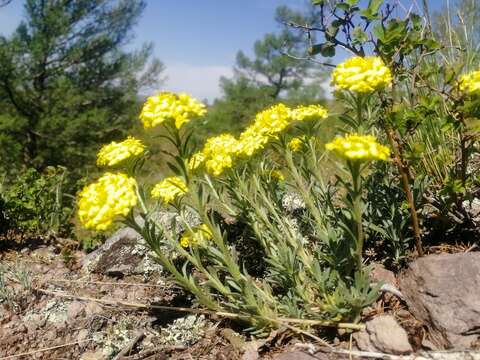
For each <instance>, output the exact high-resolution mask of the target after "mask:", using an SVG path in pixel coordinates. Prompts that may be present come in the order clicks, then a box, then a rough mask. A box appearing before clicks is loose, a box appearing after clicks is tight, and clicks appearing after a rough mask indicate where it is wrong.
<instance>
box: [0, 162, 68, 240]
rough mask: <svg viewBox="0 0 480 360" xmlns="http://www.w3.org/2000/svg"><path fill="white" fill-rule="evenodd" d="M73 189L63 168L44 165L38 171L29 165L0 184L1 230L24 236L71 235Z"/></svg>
mask: <svg viewBox="0 0 480 360" xmlns="http://www.w3.org/2000/svg"><path fill="white" fill-rule="evenodd" d="M74 190H75V187H74V184H72V183H71V180H70V179H69V177H68V171H67V170H66V169H65V168H63V167H48V168H46V169H45V171H44V172H42V173H40V172H38V171H37V170H35V169H33V168H30V169H27V170H25V171H24V172H22V173H21V174H20V175H19V176H18V177H17V178H16V179H14V180H13V181H12V182H11V183H9V184H5V183H4V184H3V186H2V187H1V193H0V195H1V199H0V201H1V203H2V216H3V221H2V223H3V231H6V230H12V231H14V232H16V233H19V234H22V235H25V236H37V235H45V236H49V235H53V236H62V237H67V236H71V234H72V229H73V224H72V222H71V218H72V215H73V211H74V198H75V197H74V195H75V193H74ZM67 191H71V192H72V193H70V194H69V193H67Z"/></svg>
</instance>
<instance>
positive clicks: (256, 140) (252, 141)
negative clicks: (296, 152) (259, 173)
mask: <svg viewBox="0 0 480 360" xmlns="http://www.w3.org/2000/svg"><path fill="white" fill-rule="evenodd" d="M270 139H271V137H270V136H269V135H268V134H265V133H262V132H261V131H258V129H256V128H255V127H254V126H249V127H247V128H246V129H245V131H243V132H242V133H241V134H240V139H239V142H238V154H239V155H246V156H252V155H253V154H254V153H255V152H257V151H258V150H260V149H263V148H264V147H265V145H266V144H267V143H268V142H269V141H270Z"/></svg>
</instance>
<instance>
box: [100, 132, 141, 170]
mask: <svg viewBox="0 0 480 360" xmlns="http://www.w3.org/2000/svg"><path fill="white" fill-rule="evenodd" d="M144 151H145V146H144V145H143V144H142V142H141V141H140V140H137V139H135V138H133V137H131V136H129V137H127V139H126V140H124V141H122V142H119V143H117V142H115V141H113V142H112V143H110V144H108V145H104V146H103V147H102V148H101V149H100V151H99V152H98V155H97V165H98V166H113V165H116V164H118V163H120V162H122V161H123V160H126V159H128V158H129V157H131V156H137V155H140V154H141V153H143V152H144Z"/></svg>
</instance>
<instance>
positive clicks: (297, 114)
mask: <svg viewBox="0 0 480 360" xmlns="http://www.w3.org/2000/svg"><path fill="white" fill-rule="evenodd" d="M291 116H292V119H293V120H297V121H303V120H309V119H313V118H315V117H319V118H322V119H325V118H326V117H327V116H328V111H327V109H325V108H324V107H323V106H321V105H308V106H298V107H297V108H295V109H293V111H292V114H291Z"/></svg>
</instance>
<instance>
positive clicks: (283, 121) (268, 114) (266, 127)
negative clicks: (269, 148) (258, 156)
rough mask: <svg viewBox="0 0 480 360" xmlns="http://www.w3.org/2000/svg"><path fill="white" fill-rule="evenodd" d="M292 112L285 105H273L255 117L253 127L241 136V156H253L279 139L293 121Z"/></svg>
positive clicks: (239, 145)
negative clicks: (280, 134) (279, 135)
mask: <svg viewBox="0 0 480 360" xmlns="http://www.w3.org/2000/svg"><path fill="white" fill-rule="evenodd" d="M291 115H292V110H291V109H290V108H289V107H287V106H285V105H284V104H277V105H273V106H271V107H270V108H268V109H266V110H264V111H261V112H260V113H258V114H257V115H256V116H255V120H254V122H253V124H252V125H250V126H249V127H247V128H246V129H245V131H243V132H242V133H241V134H240V139H239V143H238V153H239V155H247V156H252V155H253V153H255V152H256V151H258V150H260V149H263V148H264V147H265V145H266V144H267V143H268V142H269V141H270V140H271V139H274V138H276V137H277V134H278V133H280V132H282V131H283V130H285V129H286V128H287V127H288V125H290V122H291V120H292V116H291Z"/></svg>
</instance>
